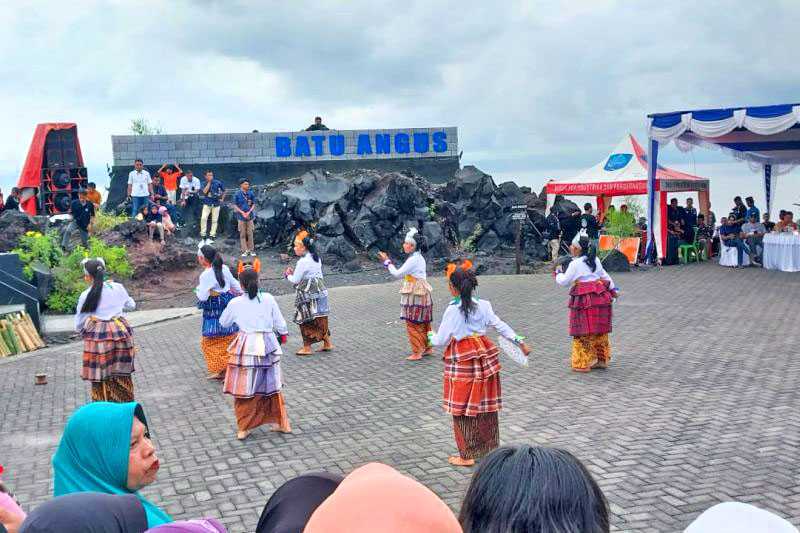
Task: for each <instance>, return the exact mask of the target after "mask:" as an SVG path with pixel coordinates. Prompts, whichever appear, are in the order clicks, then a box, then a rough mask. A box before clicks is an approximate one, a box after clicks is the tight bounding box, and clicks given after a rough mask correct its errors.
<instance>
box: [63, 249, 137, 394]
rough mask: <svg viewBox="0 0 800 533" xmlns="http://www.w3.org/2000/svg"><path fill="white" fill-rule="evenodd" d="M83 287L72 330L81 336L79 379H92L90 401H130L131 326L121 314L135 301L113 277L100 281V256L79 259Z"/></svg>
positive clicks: (102, 273)
mask: <svg viewBox="0 0 800 533" xmlns="http://www.w3.org/2000/svg"><path fill="white" fill-rule="evenodd" d="M82 265H83V273H84V276H83V279H85V280H86V281H87V282H89V283H91V284H92V286H91V287H89V288H88V289H86V290H85V291H83V292H82V293H81V295H80V297H79V298H78V306H77V308H76V309H75V330H76V331H78V332H80V334H81V337H83V368H82V369H81V379H83V380H85V381H91V382H92V401H95V402H97V401H107V402H120V403H125V402H132V401H133V379H131V374H132V373H133V371H134V368H133V367H134V365H133V356H134V353H135V351H136V350H135V348H134V347H133V329H132V328H131V326H130V325H129V324H128V322H127V320H125V317H124V316H123V312H124V311H132V310H133V309H134V308H135V307H136V303H135V302H134V301H133V299H132V298H131V297H130V296H128V291H126V290H125V287H123V286H122V285H121V284H119V283H116V282H114V281H111V280H108V281H104V278H105V272H106V263H105V261H104V260H103V258H102V257H98V258H96V259H88V258H87V259H84V260H83V263H82Z"/></svg>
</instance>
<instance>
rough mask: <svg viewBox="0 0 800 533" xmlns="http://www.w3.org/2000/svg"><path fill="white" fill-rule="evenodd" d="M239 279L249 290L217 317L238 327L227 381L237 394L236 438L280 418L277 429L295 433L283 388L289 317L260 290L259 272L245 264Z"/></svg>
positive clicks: (227, 388) (230, 390) (229, 389)
mask: <svg viewBox="0 0 800 533" xmlns="http://www.w3.org/2000/svg"><path fill="white" fill-rule="evenodd" d="M240 280H241V283H242V287H244V290H245V291H246V293H245V294H243V295H241V296H237V297H236V298H234V299H233V300H231V301H230V303H229V304H228V306H227V307H226V308H225V310H224V311H223V312H222V316H220V317H219V323H220V325H221V326H222V327H226V328H227V327H231V326H233V325H234V324H236V325H237V326H238V327H239V333H238V334H237V335H236V340H234V341H233V342H232V343H231V345H230V347H229V348H228V353H229V354H230V358H229V359H228V371H227V372H226V373H225V385H224V387H223V391H224V392H225V394H230V395H232V396H233V397H234V398H235V400H234V403H233V406H234V407H233V408H234V411H235V412H236V425H237V426H238V428H239V431H238V433H236V438H237V439H239V440H243V439H245V438H247V436H248V435H249V434H250V431H252V430H253V428H256V427H258V426H261V425H263V424H269V423H273V424H276V427H275V428H273V431H280V432H282V433H291V432H292V428H291V426H290V425H289V417H288V416H286V405H285V404H284V402H283V394H282V393H281V386H282V382H281V354H282V353H283V352H282V351H281V344H284V343H285V342H286V336H287V335H288V334H289V330H288V329H286V320H284V318H283V315H282V314H281V310H280V309H279V308H278V303H277V302H276V301H275V297H273V296H272V295H271V294H269V293H266V292H264V293H261V294H259V292H258V272H256V271H255V270H252V269H248V270H245V271H244V272H242V274H241V276H240ZM276 332H277V334H278V335H280V340H279V339H278V336H277V335H276Z"/></svg>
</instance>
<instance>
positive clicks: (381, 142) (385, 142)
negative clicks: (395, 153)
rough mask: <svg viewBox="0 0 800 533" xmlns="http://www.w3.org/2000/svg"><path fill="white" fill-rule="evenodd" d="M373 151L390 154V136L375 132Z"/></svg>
mask: <svg viewBox="0 0 800 533" xmlns="http://www.w3.org/2000/svg"><path fill="white" fill-rule="evenodd" d="M375 153H376V154H391V153H392V136H391V135H389V134H388V133H376V134H375Z"/></svg>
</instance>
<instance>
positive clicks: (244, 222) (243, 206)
mask: <svg viewBox="0 0 800 533" xmlns="http://www.w3.org/2000/svg"><path fill="white" fill-rule="evenodd" d="M255 208H256V196H255V195H254V194H253V191H251V190H250V179H249V178H242V179H241V180H239V190H238V191H236V194H235V195H234V197H233V210H234V211H235V212H236V220H237V224H238V227H239V243H240V244H241V247H242V257H245V256H248V255H252V256H254V255H256V251H255V244H254V243H253V230H254V229H255V222H254V221H253V219H254V216H253V212H254V211H255Z"/></svg>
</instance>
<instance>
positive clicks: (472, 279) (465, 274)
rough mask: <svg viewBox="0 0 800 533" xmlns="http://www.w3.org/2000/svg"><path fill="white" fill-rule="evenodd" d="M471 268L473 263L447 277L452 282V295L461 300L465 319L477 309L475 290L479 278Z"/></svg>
mask: <svg viewBox="0 0 800 533" xmlns="http://www.w3.org/2000/svg"><path fill="white" fill-rule="evenodd" d="M471 267H472V264H471V263H469V264H468V265H464V264H461V265H459V266H457V267H456V268H455V269H454V270H453V271H452V272H449V273H448V276H447V278H448V281H449V282H450V294H452V295H453V296H457V297H458V298H459V299H460V300H461V304H460V307H461V312H462V313H463V314H464V316H465V317H468V316H469V314H470V313H471V312H472V311H473V310H474V309H475V302H474V301H473V297H474V294H475V289H477V288H478V276H477V275H476V274H475V271H474V270H472V268H471Z"/></svg>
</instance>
